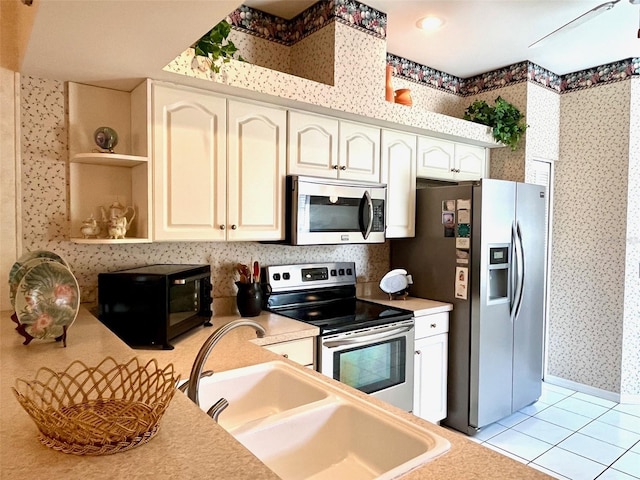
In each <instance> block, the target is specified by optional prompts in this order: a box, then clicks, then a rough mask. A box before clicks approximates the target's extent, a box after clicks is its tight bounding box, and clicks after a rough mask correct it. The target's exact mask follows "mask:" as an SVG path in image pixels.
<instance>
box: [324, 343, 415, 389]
mask: <svg viewBox="0 0 640 480" xmlns="http://www.w3.org/2000/svg"><path fill="white" fill-rule="evenodd" d="M406 352H407V339H406V338H404V337H400V338H395V339H392V340H387V341H384V342H379V343H373V344H367V345H364V346H359V347H354V348H350V349H346V350H340V351H336V352H333V378H335V379H336V380H339V381H340V382H342V383H345V384H347V385H349V386H351V387H353V388H357V389H358V390H361V391H363V392H365V393H374V392H377V391H379V390H384V389H386V388H389V387H393V386H395V385H399V384H402V383H404V381H405V377H406V367H407V365H406V358H407V355H406Z"/></svg>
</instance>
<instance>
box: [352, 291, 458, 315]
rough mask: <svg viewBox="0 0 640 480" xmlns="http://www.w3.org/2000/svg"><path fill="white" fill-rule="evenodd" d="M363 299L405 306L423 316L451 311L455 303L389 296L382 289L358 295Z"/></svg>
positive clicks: (393, 305) (391, 305) (390, 305)
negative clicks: (391, 297) (369, 293)
mask: <svg viewBox="0 0 640 480" xmlns="http://www.w3.org/2000/svg"><path fill="white" fill-rule="evenodd" d="M358 298H361V299H362V300H370V301H372V302H376V303H381V304H383V305H387V306H389V307H398V308H404V309H405V310H411V311H413V314H414V316H416V317H421V316H423V315H433V314H434V313H440V312H450V311H451V310H453V305H451V304H450V303H443V302H436V301H435V300H427V299H425V298H417V297H406V298H402V297H395V298H393V299H390V298H389V295H386V294H385V293H384V292H382V291H380V292H377V293H373V294H371V295H365V296H361V297H358Z"/></svg>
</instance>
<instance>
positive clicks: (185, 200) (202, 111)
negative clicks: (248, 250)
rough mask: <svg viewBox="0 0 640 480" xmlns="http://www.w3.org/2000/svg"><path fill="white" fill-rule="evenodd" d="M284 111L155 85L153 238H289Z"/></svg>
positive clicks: (166, 239)
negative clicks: (285, 193)
mask: <svg viewBox="0 0 640 480" xmlns="http://www.w3.org/2000/svg"><path fill="white" fill-rule="evenodd" d="M286 123H287V122H286V112H285V110H282V109H279V108H271V107H267V106H264V105H261V104H255V103H250V102H246V103H245V102H243V101H238V100H227V99H225V98H224V97H219V96H216V95H214V94H212V93H210V92H206V91H200V90H194V89H190V88H182V87H175V86H167V85H162V84H156V85H154V86H153V153H154V169H153V170H154V212H155V229H154V240H158V241H161V240H164V241H169V240H176V241H178V240H208V241H224V240H229V241H236V240H255V241H258V240H267V241H268V240H281V239H283V238H284V233H285V232H284V178H285V172H286V163H285V162H286Z"/></svg>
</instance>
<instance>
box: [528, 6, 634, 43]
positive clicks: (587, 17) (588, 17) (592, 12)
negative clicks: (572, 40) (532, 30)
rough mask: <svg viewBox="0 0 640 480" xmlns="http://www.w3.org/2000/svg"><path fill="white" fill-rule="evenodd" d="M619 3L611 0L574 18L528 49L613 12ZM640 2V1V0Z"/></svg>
mask: <svg viewBox="0 0 640 480" xmlns="http://www.w3.org/2000/svg"><path fill="white" fill-rule="evenodd" d="M619 1H620V0H611V1H609V2H605V3H602V4H600V5H598V6H596V7H593V8H592V9H591V10H588V11H586V12H585V13H583V14H582V15H580V16H579V17H576V18H574V19H573V20H571V21H570V22H568V23H565V24H564V25H562V26H561V27H560V28H557V29H555V30H554V31H553V32H551V33H548V34H547V35H545V36H544V37H542V38H541V39H539V40H537V41H535V42H533V43H532V44H531V45H529V47H528V48H534V47H538V46H540V44H541V43H542V42H544V41H546V40H548V39H549V38H550V37H552V36H553V35H556V34H557V33H559V32H561V31H564V30H569V29H571V28H575V27H577V26H578V25H582V24H583V23H585V22H587V21H589V20H591V19H592V18H594V17H597V16H598V15H600V14H601V13H604V12H606V11H607V10H611V9H612V8H613V7H615V5H616V3H618V2H619ZM629 1H630V2H632V0H629ZM633 1H636V0H633ZM638 1H640V0H638ZM632 3H633V2H632Z"/></svg>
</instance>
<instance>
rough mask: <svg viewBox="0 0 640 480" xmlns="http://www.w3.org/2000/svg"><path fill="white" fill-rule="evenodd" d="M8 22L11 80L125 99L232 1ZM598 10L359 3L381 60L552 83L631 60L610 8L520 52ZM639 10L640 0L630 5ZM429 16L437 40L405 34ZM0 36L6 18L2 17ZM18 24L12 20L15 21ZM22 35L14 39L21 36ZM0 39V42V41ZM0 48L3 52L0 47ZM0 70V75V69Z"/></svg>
mask: <svg viewBox="0 0 640 480" xmlns="http://www.w3.org/2000/svg"><path fill="white" fill-rule="evenodd" d="M8 1H13V2H16V3H18V6H19V8H16V10H17V11H18V12H17V15H18V16H19V15H20V13H21V12H22V13H24V12H25V11H29V12H30V19H29V22H28V24H29V26H31V25H32V27H31V31H30V32H29V35H24V37H25V38H28V40H27V44H26V45H19V46H18V47H20V48H19V49H18V50H19V51H20V52H22V51H24V55H23V58H22V59H21V63H20V72H21V73H23V74H26V75H33V76H38V77H42V78H50V79H57V80H64V81H67V80H70V81H75V82H79V83H87V84H92V85H98V86H105V87H110V88H117V89H122V90H131V89H132V88H134V87H135V86H136V85H137V84H138V83H139V82H140V80H141V79H143V78H146V77H152V78H162V76H163V73H162V68H163V67H164V66H165V65H166V64H167V63H169V62H170V61H171V60H172V59H173V58H175V57H176V56H177V55H179V54H180V53H181V52H182V51H183V50H184V49H185V48H186V47H188V46H189V45H191V44H192V43H193V42H194V41H195V40H197V39H198V38H199V37H200V36H201V35H202V34H203V33H205V32H206V31H207V30H209V29H210V28H211V26H212V25H215V24H216V23H217V22H218V21H219V20H221V19H223V18H224V17H225V16H226V15H227V14H228V13H230V12H231V11H233V10H234V9H235V8H237V6H238V5H239V4H240V3H243V2H242V0H240V1H238V0H207V1H203V0H33V5H32V6H31V7H29V6H26V5H22V4H21V3H19V2H20V1H21V0H0V2H2V3H3V4H4V2H8ZM603 1H604V0H532V1H530V0H422V1H404V0H362V3H365V4H366V5H369V6H371V7H373V8H376V9H378V10H380V11H383V12H385V13H387V15H388V22H387V23H388V25H387V49H388V51H389V53H392V54H395V55H398V56H401V57H404V58H407V59H409V60H412V61H415V62H418V63H421V64H423V65H426V66H428V67H431V68H435V69H437V70H441V71H443V72H446V73H449V74H451V75H455V76H457V77H461V78H468V77H470V76H473V75H476V74H479V73H484V72H488V71H492V70H495V69H497V68H500V67H503V66H507V65H511V64H513V63H517V62H521V61H525V60H530V61H532V62H534V63H536V64H538V65H540V66H542V67H544V68H546V69H548V70H551V71H552V72H553V73H556V74H561V75H562V74H565V73H568V72H575V71H578V70H582V69H585V68H589V67H594V66H598V65H603V64H606V63H611V62H613V61H616V60H621V59H626V58H631V57H640V39H638V38H637V31H638V22H639V18H640V4H637V5H632V4H631V3H630V2H629V0H619V1H618V3H617V5H616V6H615V7H614V8H613V9H611V10H609V11H607V12H605V13H602V14H601V15H599V16H597V17H596V18H593V19H591V20H589V21H588V22H587V23H584V24H582V25H581V26H579V27H576V28H574V29H571V30H569V31H567V32H566V33H563V34H559V35H557V36H556V37H555V38H552V39H551V40H550V41H548V42H547V43H546V44H544V45H542V46H540V47H538V48H527V47H528V45H530V44H531V43H533V42H534V41H536V40H538V39H539V38H541V37H543V36H545V35H546V34H548V33H550V32H551V31H553V30H555V29H557V28H558V27H560V26H562V25H563V24H565V23H567V22H569V21H571V20H572V19H574V18H575V17H578V16H580V15H581V14H583V13H585V12H586V11H588V10H590V9H591V8H593V7H594V6H596V5H599V4H600V3H602V2H603ZM633 1H637V2H640V0H633ZM244 3H245V4H246V5H249V6H252V7H254V8H258V9H261V10H263V11H267V12H269V13H273V14H276V15H278V16H282V17H284V18H291V17H292V16H294V15H296V14H297V13H299V12H300V11H303V10H304V9H306V8H307V7H308V6H310V5H311V4H313V3H314V0H294V1H290V0H246V1H245V2H244ZM428 14H438V15H440V16H442V17H443V18H444V20H445V24H444V26H443V27H442V28H441V29H440V30H439V31H437V32H434V33H425V32H421V31H419V30H418V29H417V28H416V27H415V22H416V20H417V19H418V18H420V17H423V16H425V15H428ZM1 17H2V18H0V21H1V22H2V29H3V32H7V31H8V30H9V27H11V28H12V29H15V25H16V14H11V15H7V14H5V11H4V10H3V15H2V16H1ZM18 20H19V19H18ZM22 33H24V32H22ZM3 36H4V33H3ZM5 43H6V42H5ZM3 66H4V65H3Z"/></svg>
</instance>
